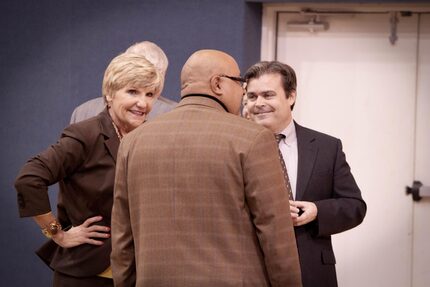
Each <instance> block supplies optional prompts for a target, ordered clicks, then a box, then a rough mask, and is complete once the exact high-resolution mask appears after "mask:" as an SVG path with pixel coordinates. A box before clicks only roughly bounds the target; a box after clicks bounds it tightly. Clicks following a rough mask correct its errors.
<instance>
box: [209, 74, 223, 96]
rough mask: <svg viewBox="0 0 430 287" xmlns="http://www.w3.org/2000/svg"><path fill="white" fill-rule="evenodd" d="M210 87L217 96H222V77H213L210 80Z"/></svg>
mask: <svg viewBox="0 0 430 287" xmlns="http://www.w3.org/2000/svg"><path fill="white" fill-rule="evenodd" d="M210 87H211V91H212V92H213V93H214V94H215V95H219V96H221V95H222V93H223V92H222V88H221V77H220V76H212V77H211V79H210Z"/></svg>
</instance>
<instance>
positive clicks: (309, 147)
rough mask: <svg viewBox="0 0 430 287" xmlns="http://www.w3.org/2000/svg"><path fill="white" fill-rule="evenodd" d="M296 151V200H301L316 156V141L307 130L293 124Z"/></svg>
mask: <svg viewBox="0 0 430 287" xmlns="http://www.w3.org/2000/svg"><path fill="white" fill-rule="evenodd" d="M295 126H296V135H297V149H298V166H297V187H296V200H302V199H303V196H304V194H305V192H306V188H307V186H308V183H309V179H310V177H311V174H312V170H313V168H314V165H315V160H316V157H317V154H318V147H317V144H316V139H315V137H314V136H312V134H311V133H309V132H308V131H307V129H305V128H303V127H302V126H300V125H298V124H297V123H295Z"/></svg>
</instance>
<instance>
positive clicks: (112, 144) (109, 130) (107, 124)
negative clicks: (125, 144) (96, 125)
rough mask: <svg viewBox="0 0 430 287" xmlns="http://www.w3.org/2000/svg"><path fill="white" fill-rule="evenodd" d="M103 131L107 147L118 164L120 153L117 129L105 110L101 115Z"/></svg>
mask: <svg viewBox="0 0 430 287" xmlns="http://www.w3.org/2000/svg"><path fill="white" fill-rule="evenodd" d="M100 116H101V121H100V124H101V131H102V134H103V135H104V136H105V147H106V149H107V150H108V152H109V154H110V155H111V156H112V158H113V160H114V161H115V162H116V155H117V153H118V147H119V139H118V136H117V135H116V132H115V129H114V127H113V125H112V121H111V119H110V116H109V113H108V110H107V109H105V110H104V111H103V112H102V113H101V114H100Z"/></svg>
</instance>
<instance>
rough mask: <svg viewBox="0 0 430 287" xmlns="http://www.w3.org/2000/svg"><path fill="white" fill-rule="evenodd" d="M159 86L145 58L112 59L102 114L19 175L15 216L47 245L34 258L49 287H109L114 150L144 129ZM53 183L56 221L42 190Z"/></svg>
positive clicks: (70, 133) (77, 127)
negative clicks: (48, 272) (47, 271)
mask: <svg viewBox="0 0 430 287" xmlns="http://www.w3.org/2000/svg"><path fill="white" fill-rule="evenodd" d="M163 83H164V78H163V76H162V74H161V73H160V72H159V71H158V70H157V69H156V68H155V67H154V65H153V64H151V63H150V62H149V61H148V60H146V58H145V57H143V56H141V55H137V54H132V53H123V54H120V55H119V56H117V57H115V58H114V59H113V60H112V61H111V62H110V64H109V65H108V67H107V69H106V71H105V75H104V79H103V86H102V92H103V96H104V98H105V100H106V103H107V108H106V109H105V110H104V111H102V112H101V113H100V114H99V115H97V116H95V117H93V118H90V119H88V120H85V121H83V122H79V123H77V124H73V125H70V126H69V127H67V128H66V129H65V130H64V131H63V133H62V134H61V137H60V139H59V140H58V142H57V143H56V144H54V145H52V146H50V147H49V148H48V149H46V150H45V151H43V152H41V153H40V154H38V155H37V156H35V157H33V158H32V159H30V160H29V161H28V162H27V163H26V164H25V165H24V167H23V168H22V169H21V171H20V173H19V174H18V177H17V179H16V182H15V188H16V190H17V192H18V203H19V213H20V216H21V217H29V216H31V217H33V219H34V220H35V221H36V223H37V224H38V225H39V226H40V228H41V230H42V233H43V234H45V236H47V237H48V238H50V240H49V241H48V242H47V243H46V244H45V245H44V246H42V248H41V249H40V250H38V252H37V254H38V255H39V256H40V257H41V258H42V260H43V261H45V263H47V264H48V265H49V266H50V267H51V268H52V269H53V270H54V280H53V281H54V286H80V287H85V286H91V287H96V286H113V281H112V279H111V277H112V276H111V272H110V253H111V242H110V217H111V209H112V201H113V184H114V178H115V165H116V155H117V151H118V146H119V144H120V141H121V139H122V138H123V136H125V135H126V134H127V133H129V132H130V131H132V130H133V129H135V128H137V127H138V126H140V125H141V124H143V123H144V122H145V120H146V117H147V114H148V113H149V112H150V111H151V108H152V105H153V103H154V102H155V100H156V99H157V97H158V96H159V95H160V92H161V89H162V87H163ZM57 182H58V183H59V186H60V192H59V198H58V208H57V218H56V217H55V216H54V214H53V213H52V212H51V206H50V203H49V197H48V186H49V185H52V184H54V183H57Z"/></svg>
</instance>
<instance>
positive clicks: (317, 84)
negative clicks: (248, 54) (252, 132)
mask: <svg viewBox="0 0 430 287" xmlns="http://www.w3.org/2000/svg"><path fill="white" fill-rule="evenodd" d="M283 11H284V12H278V13H277V17H276V23H277V28H276V25H275V30H276V31H277V35H275V37H273V33H272V34H270V33H269V34H268V33H267V31H265V30H267V28H268V27H267V25H266V26H263V41H262V42H263V46H262V53H263V54H262V58H263V59H273V58H274V57H276V58H277V59H278V60H279V61H282V62H285V63H287V64H289V65H291V66H292V67H293V68H294V69H295V71H296V73H297V76H298V89H297V103H296V106H295V110H294V117H295V119H296V120H297V121H298V123H300V124H302V125H304V126H307V127H310V128H313V129H316V130H319V131H322V132H325V133H328V134H330V135H333V136H335V137H339V138H341V139H342V141H343V144H344V151H345V153H346V156H347V160H348V162H349V163H350V165H351V168H352V172H353V174H354V176H355V178H356V180H357V182H358V184H359V186H360V188H361V190H362V193H363V197H364V199H365V201H366V202H367V204H368V212H367V216H366V218H365V220H364V222H363V223H362V224H361V225H360V226H358V227H357V228H355V229H352V230H349V231H347V232H344V233H341V234H338V235H335V236H334V237H333V242H334V249H335V254H336V259H337V265H336V268H337V273H338V281H339V286H342V287H343V286H347V287H348V286H357V287H358V286H360V287H361V286H370V287H373V286H390V287H392V286H399V287H404V286H430V271H429V266H430V251H427V250H429V246H426V245H425V243H426V242H430V240H429V239H428V237H429V236H430V228H429V227H430V224H429V222H430V202H429V201H428V200H422V201H421V202H419V203H413V202H412V199H411V198H410V196H406V194H405V186H406V185H411V184H412V181H413V180H414V179H417V180H421V181H423V183H424V184H427V185H429V184H430V176H429V170H430V153H429V151H428V146H429V145H430V133H429V132H428V131H429V129H428V125H429V124H428V123H430V87H429V85H430V39H429V37H430V33H429V32H430V28H429V27H430V25H429V23H430V21H429V15H421V16H420V17H421V21H420V19H419V18H420V17H419V16H418V15H417V14H416V13H414V14H412V15H410V16H408V17H400V16H399V22H398V24H397V27H396V33H397V37H398V40H397V42H396V43H395V45H392V44H391V43H390V41H389V36H390V31H391V25H390V14H387V13H363V14H361V13H357V14H336V15H331V14H324V15H323V16H321V17H320V20H323V21H326V22H327V23H328V24H329V29H328V30H326V31H321V32H309V31H307V30H302V29H298V28H295V27H292V25H291V24H292V23H294V22H297V21H303V20H305V19H309V16H306V15H301V14H299V13H290V12H288V9H283ZM265 13H266V14H265V16H267V9H266V12H265ZM264 21H266V22H264ZM419 22H420V25H421V26H419V25H418V23H419ZM263 23H268V22H267V19H266V20H264V19H263ZM276 23H275V24H276ZM288 23H290V26H288ZM269 26H270V25H269ZM418 27H420V29H419V28H418ZM269 28H270V27H269ZM419 32H420V33H421V35H420V36H419V35H418V34H419ZM270 35H272V36H270ZM270 37H272V39H270ZM267 39H269V41H266V40H267ZM265 42H268V43H269V47H267V46H266V47H265V46H264V45H265V44H264V43H265ZM270 43H276V44H275V45H276V47H275V48H276V51H277V52H276V55H274V54H273V53H272V55H270V52H268V50H269V49H270V45H272V46H273V44H270ZM418 47H419V49H418ZM273 50H274V49H272V51H273ZM418 63H419V64H418ZM415 156H416V157H417V158H418V157H419V158H420V160H418V159H417V160H415ZM414 219H415V220H414ZM414 232H415V234H414Z"/></svg>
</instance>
